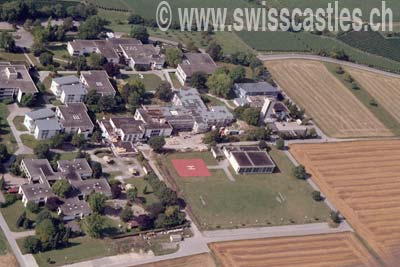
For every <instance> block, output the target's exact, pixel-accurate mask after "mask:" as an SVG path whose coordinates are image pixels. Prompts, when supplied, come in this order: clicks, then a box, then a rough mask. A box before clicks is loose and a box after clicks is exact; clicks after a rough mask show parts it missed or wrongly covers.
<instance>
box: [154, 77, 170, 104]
mask: <svg viewBox="0 0 400 267" xmlns="http://www.w3.org/2000/svg"><path fill="white" fill-rule="evenodd" d="M155 96H156V97H157V98H158V99H160V100H162V101H165V102H168V101H170V100H171V99H172V96H173V92H172V89H171V85H170V84H169V82H167V81H162V82H161V83H160V85H159V86H158V87H157V89H156V94H155Z"/></svg>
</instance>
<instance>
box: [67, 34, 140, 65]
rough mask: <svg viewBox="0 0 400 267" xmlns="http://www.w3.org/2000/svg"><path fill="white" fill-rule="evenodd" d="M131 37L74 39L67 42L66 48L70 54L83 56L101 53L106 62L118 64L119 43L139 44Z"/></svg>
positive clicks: (120, 54)
mask: <svg viewBox="0 0 400 267" xmlns="http://www.w3.org/2000/svg"><path fill="white" fill-rule="evenodd" d="M141 44H142V42H141V41H139V40H137V39H133V38H112V39H106V40H74V41H72V42H68V44H67V50H68V53H69V54H70V55H71V56H83V55H85V54H91V53H97V54H101V55H103V56H104V57H105V58H106V59H107V61H108V62H112V63H114V64H118V63H119V61H120V57H121V56H122V49H121V47H120V46H121V45H141Z"/></svg>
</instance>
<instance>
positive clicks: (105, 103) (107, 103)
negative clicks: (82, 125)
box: [97, 95, 117, 112]
mask: <svg viewBox="0 0 400 267" xmlns="http://www.w3.org/2000/svg"><path fill="white" fill-rule="evenodd" d="M97 108H98V111H99V112H114V111H115V110H116V109H117V101H116V100H115V98H114V97H113V96H108V95H107V96H101V97H100V98H99V100H98V102H97Z"/></svg>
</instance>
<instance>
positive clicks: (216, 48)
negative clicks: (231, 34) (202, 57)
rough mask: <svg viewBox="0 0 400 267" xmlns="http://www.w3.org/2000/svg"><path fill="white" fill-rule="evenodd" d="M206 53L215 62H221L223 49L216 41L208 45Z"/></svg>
mask: <svg viewBox="0 0 400 267" xmlns="http://www.w3.org/2000/svg"><path fill="white" fill-rule="evenodd" d="M206 52H207V53H208V54H209V55H210V57H211V58H212V59H214V60H220V59H221V58H222V47H221V46H220V45H219V44H218V43H217V42H215V41H213V42H211V43H210V44H209V45H208V47H207V50H206Z"/></svg>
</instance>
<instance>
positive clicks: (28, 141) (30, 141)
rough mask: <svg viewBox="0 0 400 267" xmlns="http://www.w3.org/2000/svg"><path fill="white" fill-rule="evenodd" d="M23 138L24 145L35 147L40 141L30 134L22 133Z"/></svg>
mask: <svg viewBox="0 0 400 267" xmlns="http://www.w3.org/2000/svg"><path fill="white" fill-rule="evenodd" d="M20 137H21V140H22V143H23V144H24V145H26V146H27V147H30V148H32V149H34V148H35V147H36V146H37V145H38V144H39V143H40V141H39V140H36V139H35V137H34V136H33V135H30V134H21V136H20Z"/></svg>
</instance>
